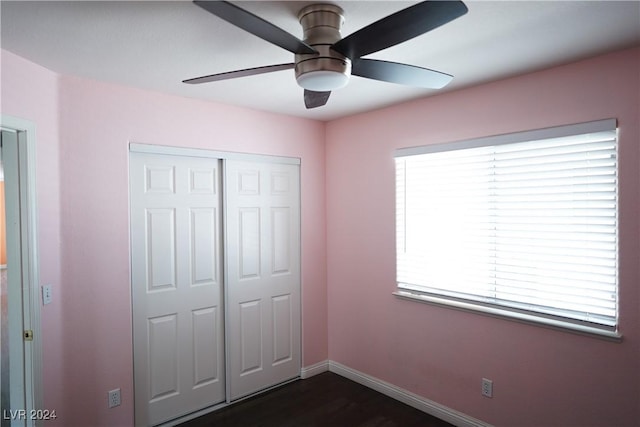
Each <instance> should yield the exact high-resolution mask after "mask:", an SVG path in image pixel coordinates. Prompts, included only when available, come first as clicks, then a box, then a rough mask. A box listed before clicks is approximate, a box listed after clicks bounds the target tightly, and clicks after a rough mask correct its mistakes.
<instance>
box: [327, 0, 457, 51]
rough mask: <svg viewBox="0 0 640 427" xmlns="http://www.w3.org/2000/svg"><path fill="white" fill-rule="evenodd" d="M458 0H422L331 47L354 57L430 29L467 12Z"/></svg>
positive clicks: (408, 38)
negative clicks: (423, 0) (422, 0)
mask: <svg viewBox="0 0 640 427" xmlns="http://www.w3.org/2000/svg"><path fill="white" fill-rule="evenodd" d="M467 11H468V9H467V6H465V4H464V3H463V2H461V1H458V0H456V1H425V2H422V3H418V4H416V5H414V6H411V7H408V8H406V9H403V10H401V11H399V12H396V13H394V14H392V15H389V16H387V17H386V18H382V19H380V20H379V21H376V22H374V23H373V24H370V25H368V26H366V27H364V28H362V29H360V30H358V31H356V32H355V33H352V34H350V35H348V36H347V37H345V38H343V39H342V40H340V41H338V42H337V43H335V44H334V45H333V46H332V47H331V48H332V49H333V50H335V51H336V52H339V53H341V54H343V55H344V56H346V57H348V58H350V59H352V60H353V59H355V58H359V57H361V56H365V55H368V54H370V53H373V52H378V51H380V50H382V49H386V48H388V47H391V46H394V45H396V44H399V43H402V42H404V41H407V40H410V39H412V38H414V37H416V36H419V35H421V34H424V33H426V32H427V31H431V30H433V29H434V28H437V27H439V26H441V25H444V24H446V23H447V22H450V21H453V20H454V19H456V18H458V17H460V16H462V15H464V14H465V13H467Z"/></svg>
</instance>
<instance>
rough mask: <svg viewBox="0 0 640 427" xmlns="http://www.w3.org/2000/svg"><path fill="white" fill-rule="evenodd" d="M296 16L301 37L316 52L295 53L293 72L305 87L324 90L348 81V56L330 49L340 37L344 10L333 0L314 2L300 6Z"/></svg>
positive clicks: (299, 82) (299, 83) (343, 84)
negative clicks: (301, 29)
mask: <svg viewBox="0 0 640 427" xmlns="http://www.w3.org/2000/svg"><path fill="white" fill-rule="evenodd" d="M298 19H299V20H300V24H301V25H302V28H303V30H304V41H305V43H307V44H308V45H310V46H311V47H313V48H314V49H315V50H317V51H318V53H314V54H296V56H295V75H296V81H297V82H298V85H300V86H302V87H303V88H305V89H308V90H312V91H317V92H325V91H331V90H335V89H339V88H341V87H343V86H345V85H346V84H347V83H348V82H349V76H351V60H350V59H349V58H347V57H345V56H344V55H341V54H340V53H338V52H335V51H333V50H332V49H331V46H332V45H333V44H334V43H336V42H337V41H339V40H340V39H341V38H342V37H341V35H340V28H341V27H342V24H343V23H344V12H343V11H342V9H341V8H340V7H338V6H336V5H333V4H314V5H310V6H307V7H305V8H303V9H302V10H301V11H300V12H299V13H298Z"/></svg>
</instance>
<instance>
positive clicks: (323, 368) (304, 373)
mask: <svg viewBox="0 0 640 427" xmlns="http://www.w3.org/2000/svg"><path fill="white" fill-rule="evenodd" d="M328 370H329V361H328V360H323V361H322V362H318V363H314V364H313V365H311V366H305V367H303V368H302V369H301V370H300V378H302V379H303V380H305V379H307V378H311V377H312V376H314V375H318V374H321V373H323V372H327V371H328Z"/></svg>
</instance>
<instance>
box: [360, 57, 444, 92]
mask: <svg viewBox="0 0 640 427" xmlns="http://www.w3.org/2000/svg"><path fill="white" fill-rule="evenodd" d="M351 74H352V75H355V76H360V77H366V78H368V79H373V80H382V81H384V82H390V83H397V84H401V85H405V86H415V87H422V88H427V89H440V88H442V87H444V86H446V85H447V84H448V83H449V82H450V81H451V80H452V79H453V76H450V75H449V74H445V73H441V72H439V71H434V70H429V69H428V68H422V67H417V66H415V65H408V64H399V63H397V62H389V61H380V60H377V59H362V58H360V59H357V60H355V61H353V62H352V64H351Z"/></svg>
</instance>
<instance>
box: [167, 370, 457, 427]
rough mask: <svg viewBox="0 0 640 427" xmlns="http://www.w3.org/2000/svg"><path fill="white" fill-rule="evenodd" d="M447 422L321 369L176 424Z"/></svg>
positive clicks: (405, 425)
mask: <svg viewBox="0 0 640 427" xmlns="http://www.w3.org/2000/svg"><path fill="white" fill-rule="evenodd" d="M258 426H259V427H316V426H317V427H325V426H326V427H450V426H451V424H449V423H446V422H444V421H442V420H439V419H437V418H435V417H432V416H430V415H428V414H425V413H424V412H421V411H419V410H417V409H414V408H412V407H410V406H408V405H405V404H404V403H401V402H398V401H397V400H394V399H391V398H389V397H387V396H385V395H383V394H381V393H378V392H377V391H374V390H371V389H370V388H368V387H365V386H362V385H360V384H358V383H355V382H353V381H350V380H348V379H346V378H344V377H341V376H340V375H337V374H334V373H331V372H325V373H322V374H320V375H316V376H314V377H311V378H309V379H306V380H298V381H295V382H292V383H289V384H286V385H283V386H281V387H279V388H276V389H274V390H272V391H269V392H267V393H264V394H261V395H258V396H255V397H252V398H250V399H247V400H244V401H242V402H238V403H236V404H233V405H230V406H228V407H226V408H223V409H220V410H218V411H215V412H212V413H210V414H207V415H204V416H202V417H199V418H196V419H193V420H191V421H188V422H185V423H183V424H180V427H258Z"/></svg>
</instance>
